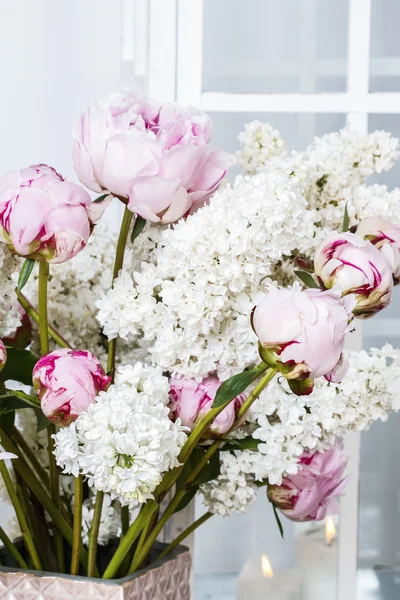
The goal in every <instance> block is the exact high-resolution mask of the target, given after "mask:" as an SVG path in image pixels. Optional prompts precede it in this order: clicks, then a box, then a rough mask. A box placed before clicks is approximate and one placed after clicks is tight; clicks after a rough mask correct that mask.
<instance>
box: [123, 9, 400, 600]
mask: <svg viewBox="0 0 400 600" xmlns="http://www.w3.org/2000/svg"><path fill="white" fill-rule="evenodd" d="M226 1H227V0H226ZM316 1H318V0H303V6H302V8H303V12H304V15H303V16H304V26H306V27H307V32H305V33H304V35H303V36H302V38H303V41H302V46H301V49H300V53H301V59H302V60H304V61H307V64H309V63H311V62H312V63H313V67H315V68H310V69H308V70H307V71H308V72H307V73H306V74H305V75H304V77H306V78H308V79H307V80H304V81H303V80H302V81H300V92H299V93H287V94H281V93H276V94H275V93H271V94H253V93H249V94H244V93H221V92H207V91H205V92H203V90H202V72H203V69H202V58H203V0H123V3H124V5H125V15H127V16H128V18H130V19H133V23H131V26H130V25H127V23H126V22H124V25H123V55H124V54H127V55H129V57H130V59H131V60H133V65H134V68H133V72H134V75H135V76H137V77H142V76H143V75H144V74H146V90H145V91H146V92H147V93H148V94H149V95H150V96H153V97H155V98H157V99H159V100H162V101H173V100H177V101H178V102H180V103H182V104H184V105H188V104H192V105H195V106H199V107H201V108H203V109H204V110H206V111H212V112H247V113H249V112H257V113H265V116H266V120H267V118H268V113H285V112H287V113H301V114H302V115H303V116H304V119H305V121H304V125H305V126H309V123H310V119H314V118H315V114H316V113H342V114H346V124H347V127H348V128H349V129H352V130H354V131H358V132H359V133H361V134H365V133H367V132H368V116H369V114H371V113H378V114H379V113H380V114H390V113H392V114H394V113H399V112H400V93H371V92H369V79H370V65H372V69H373V72H376V73H377V74H380V75H382V74H395V75H398V74H399V72H400V59H399V58H398V57H393V58H391V59H390V60H387V59H385V60H383V59H373V60H372V61H370V30H371V2H372V0H349V32H348V58H347V91H346V92H343V93H329V94H308V93H302V91H301V90H302V88H303V89H309V88H310V80H309V79H310V77H311V78H313V77H315V73H316V72H317V73H318V72H321V73H323V74H327V73H332V74H335V73H337V74H342V73H344V72H345V64H346V61H344V60H343V59H333V60H329V59H316V58H315V52H314V43H315V26H314V19H315V2H316ZM132 6H133V7H134V8H133V9H132ZM243 8H244V9H245V3H244V4H243ZM129 32H131V33H132V36H133V37H132V40H131V45H130V46H129ZM131 50H132V51H131ZM265 68H266V69H267V70H268V69H271V72H272V73H273V72H276V71H277V69H279V70H280V69H282V70H284V71H287V70H288V69H290V68H291V66H290V65H289V64H287V63H286V62H285V61H282V63H280V62H277V61H276V60H273V61H270V64H269V63H267V64H266V65H265ZM311 84H312V81H311ZM307 119H308V121H307ZM307 124H308V125H307ZM350 344H351V347H352V348H353V349H357V350H358V349H361V348H362V328H361V326H359V327H357V331H356V333H355V334H353V335H352V336H351V340H350V342H349V347H350ZM345 444H346V450H347V454H348V456H349V457H350V461H349V470H350V471H351V474H352V479H351V482H350V484H349V486H348V488H347V493H346V495H345V496H344V497H343V499H342V501H341V517H340V530H341V532H340V540H339V556H338V586H337V598H338V600H354V599H355V598H356V597H357V567H358V564H357V561H358V502H359V460H360V434H357V433H354V434H351V435H349V436H348V437H347V439H346V440H345ZM192 516H193V515H192V514H190V512H186V514H185V515H182V516H181V517H180V519H181V521H182V519H183V522H180V521H177V522H176V523H174V524H173V528H174V529H175V530H177V531H179V530H180V529H181V528H182V527H184V526H186V524H187V523H188V522H189V521H190V519H191V518H192Z"/></svg>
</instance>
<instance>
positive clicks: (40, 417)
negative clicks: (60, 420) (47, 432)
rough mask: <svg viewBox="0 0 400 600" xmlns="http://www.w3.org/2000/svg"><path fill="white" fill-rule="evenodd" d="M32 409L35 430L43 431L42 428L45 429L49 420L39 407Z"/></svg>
mask: <svg viewBox="0 0 400 600" xmlns="http://www.w3.org/2000/svg"><path fill="white" fill-rule="evenodd" d="M34 411H35V415H36V419H37V431H38V433H40V431H43V429H47V427H48V426H49V425H50V421H49V420H48V418H47V417H46V416H45V415H44V414H43V412H42V410H41V409H40V408H35V409H34Z"/></svg>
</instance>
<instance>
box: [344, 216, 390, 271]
mask: <svg viewBox="0 0 400 600" xmlns="http://www.w3.org/2000/svg"><path fill="white" fill-rule="evenodd" d="M355 233H356V234H357V235H359V236H360V237H362V238H364V239H365V240H369V241H370V242H371V243H372V244H373V245H374V246H375V248H378V250H380V251H381V252H382V254H384V255H385V256H386V258H387V259H388V261H389V262H390V264H391V265H392V272H393V277H394V278H395V281H396V282H398V281H399V279H400V227H398V226H397V225H394V224H393V223H391V222H390V221H387V220H386V219H384V218H383V217H368V218H367V219H364V220H363V221H360V223H359V224H358V225H357V228H356V231H355Z"/></svg>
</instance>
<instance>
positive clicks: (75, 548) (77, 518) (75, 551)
mask: <svg viewBox="0 0 400 600" xmlns="http://www.w3.org/2000/svg"><path fill="white" fill-rule="evenodd" d="M82 491H83V488H82V475H78V477H75V481H74V529H73V542H72V557H71V575H78V573H79V548H80V545H81V538H82V501H83V494H82Z"/></svg>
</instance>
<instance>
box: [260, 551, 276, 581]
mask: <svg viewBox="0 0 400 600" xmlns="http://www.w3.org/2000/svg"><path fill="white" fill-rule="evenodd" d="M261 570H262V574H263V575H264V577H268V578H270V577H273V575H274V572H273V570H272V567H271V563H270V562H269V558H268V556H267V555H266V554H262V555H261Z"/></svg>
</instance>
